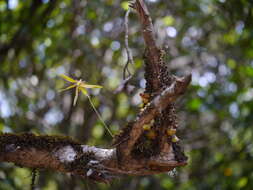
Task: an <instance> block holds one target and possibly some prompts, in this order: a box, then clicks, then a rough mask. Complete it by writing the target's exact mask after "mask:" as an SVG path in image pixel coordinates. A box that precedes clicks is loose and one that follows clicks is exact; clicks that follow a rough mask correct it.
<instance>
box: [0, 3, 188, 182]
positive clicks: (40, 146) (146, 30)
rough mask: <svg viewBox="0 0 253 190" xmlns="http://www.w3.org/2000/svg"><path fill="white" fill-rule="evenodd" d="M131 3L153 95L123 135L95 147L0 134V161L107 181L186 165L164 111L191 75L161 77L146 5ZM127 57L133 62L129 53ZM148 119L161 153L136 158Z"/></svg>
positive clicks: (61, 139)
mask: <svg viewBox="0 0 253 190" xmlns="http://www.w3.org/2000/svg"><path fill="white" fill-rule="evenodd" d="M131 7H132V8H134V9H136V11H137V13H138V16H139V19H140V22H141V24H142V33H143V37H144V40H145V43H146V46H147V47H146V53H145V55H146V59H147V61H146V62H145V65H146V70H145V72H147V71H148V72H149V73H148V74H147V75H149V74H150V75H151V78H150V80H147V78H146V80H147V83H148V85H149V86H151V87H152V88H150V89H147V88H146V91H147V92H150V93H151V94H150V95H151V98H150V101H149V103H147V104H146V105H145V107H144V108H143V110H141V111H140V113H139V114H138V115H137V117H136V119H135V120H134V121H133V122H132V123H131V124H129V125H128V127H127V126H126V127H125V128H124V129H123V134H122V135H123V136H118V137H119V139H120V140H118V141H116V147H113V148H110V149H102V148H96V147H91V146H87V145H82V144H81V143H78V142H75V141H73V140H71V139H68V138H66V137H59V136H43V135H40V136H35V135H33V134H21V135H17V134H0V162H13V163H15V164H17V165H19V166H23V167H29V168H36V169H50V170H54V171H58V172H62V173H70V174H71V175H77V176H81V177H84V178H89V179H93V180H95V181H101V182H105V183H107V182H109V181H110V180H112V179H113V178H115V176H119V175H121V174H127V175H151V174H158V173H162V172H168V171H171V170H173V169H174V168H175V167H177V166H182V165H185V164H186V163H187V162H186V159H185V158H184V157H183V156H181V157H183V158H182V159H180V158H179V156H180V154H177V151H178V150H179V145H178V144H177V143H173V142H171V139H170V140H168V136H166V135H165V134H166V133H165V130H166V129H170V128H171V127H175V126H174V123H173V120H174V117H169V118H168V117H167V116H168V114H167V113H171V114H172V115H173V113H174V112H173V104H174V103H175V101H176V99H177V98H178V97H179V96H180V95H182V94H183V93H185V91H186V89H187V86H188V85H189V84H190V81H191V76H190V75H189V76H186V77H182V78H177V77H170V78H169V79H168V80H167V79H166V80H165V79H164V78H165V77H166V73H165V72H164V70H166V67H165V64H164V62H162V61H161V60H162V55H161V50H160V49H159V48H158V47H157V46H156V43H155V38H154V29H153V25H152V21H151V18H150V16H149V12H148V10H147V7H146V5H145V3H144V1H143V0H136V2H134V3H132V4H131ZM128 14H129V13H127V14H126V17H128ZM126 23H127V22H126ZM127 33H128V32H126V34H127ZM125 40H126V41H127V40H128V37H125ZM126 47H128V43H126ZM128 56H129V57H128V58H129V61H130V62H131V54H128ZM162 72H163V73H162ZM161 73H162V74H161ZM164 81H165V82H164ZM149 83H150V84H149ZM168 111H169V112H168ZM171 118H172V121H171ZM152 120H155V124H156V125H155V126H154V128H155V129H156V130H157V131H158V132H159V134H158V136H157V142H159V143H160V142H161V143H160V144H158V147H159V149H160V152H158V154H153V155H151V156H148V157H147V156H146V157H143V158H142V159H136V158H135V157H133V154H132V153H133V150H134V149H135V148H136V147H137V148H138V145H139V144H138V142H139V140H140V139H141V137H142V136H143V134H144V128H143V126H144V125H145V124H146V123H150V122H151V121H152ZM157 123H158V124H157ZM159 123H161V124H159ZM168 123H169V124H168ZM161 147H162V148H161ZM179 152H180V151H179Z"/></svg>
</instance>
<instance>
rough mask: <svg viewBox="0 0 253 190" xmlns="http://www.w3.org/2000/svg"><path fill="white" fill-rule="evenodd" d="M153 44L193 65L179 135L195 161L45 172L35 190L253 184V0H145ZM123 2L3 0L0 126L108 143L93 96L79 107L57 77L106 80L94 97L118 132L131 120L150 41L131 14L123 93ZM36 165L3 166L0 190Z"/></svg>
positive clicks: (174, 62)
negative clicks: (120, 170)
mask: <svg viewBox="0 0 253 190" xmlns="http://www.w3.org/2000/svg"><path fill="white" fill-rule="evenodd" d="M146 2H147V5H148V7H149V10H150V12H151V15H152V18H153V22H154V26H155V30H156V34H157V40H158V43H159V45H160V46H161V47H164V49H165V51H166V62H167V64H168V66H169V68H170V71H171V73H172V74H175V75H178V76H182V75H184V74H186V73H190V72H191V73H192V76H193V80H192V83H191V86H190V88H189V90H188V92H187V93H186V94H185V95H184V96H183V97H181V98H180V99H179V101H178V103H177V107H178V116H179V123H180V128H179V132H178V136H179V138H180V139H181V142H182V144H183V146H184V150H185V152H186V155H187V156H188V157H189V164H188V165H187V166H185V167H181V168H177V169H176V170H174V171H173V172H170V173H165V174H160V175H154V176H144V177H124V178H119V179H116V180H114V181H113V182H112V183H111V184H108V185H105V184H99V183H93V182H90V181H86V180H84V179H80V178H78V177H71V176H67V175H64V174H60V173H55V172H52V171H41V172H40V175H39V178H38V180H37V189H41V190H57V189H61V190H62V189H73V190H81V189H98V190H109V189H111V190H113V189H115V190H116V189H117V190H118V189H121V190H129V189H131V190H132V189H133V190H135V189H136V190H143V189H147V190H148V189H150V190H151V189H152V190H153V189H154V190H161V189H167V190H172V189H180V190H184V189H185V190H191V189H217V190H223V189H252V188H253V172H252V171H253V144H252V142H253V116H252V111H253V86H252V85H253V2H252V1H250V0H147V1H146ZM127 7H128V2H127V1H120V0H90V1H88V0H1V1H0V131H3V132H13V133H20V132H33V133H36V134H49V135H55V134H61V135H68V136H71V137H73V138H75V139H78V140H79V141H81V142H82V143H84V144H89V145H95V146H99V147H110V143H111V137H110V135H109V134H108V133H107V132H106V131H105V129H104V128H103V126H102V124H101V122H100V121H99V120H98V118H97V116H96V115H95V113H94V111H93V110H92V108H91V106H90V105H89V102H88V100H87V99H86V98H85V97H84V96H81V97H80V98H79V100H78V104H77V106H75V107H73V106H72V101H73V98H74V92H73V91H68V92H65V93H59V92H58V90H59V89H61V88H63V87H65V86H66V85H67V84H66V82H65V81H63V80H62V79H61V78H59V77H58V75H59V74H66V75H69V76H71V77H73V78H83V79H85V80H86V81H88V82H89V83H92V84H99V85H103V86H104V88H103V89H102V90H100V91H99V90H92V91H90V94H91V95H92V100H93V102H94V104H95V105H96V107H97V109H98V110H99V112H100V113H101V114H102V117H103V119H104V120H105V121H106V123H107V124H108V125H109V126H110V129H111V130H112V131H113V133H114V134H115V133H116V132H117V131H119V130H120V129H121V128H122V127H123V126H124V125H125V124H126V123H127V121H131V120H132V119H133V118H134V117H135V114H136V113H137V111H138V110H139V106H140V102H141V100H140V97H139V93H140V92H142V91H143V90H144V87H145V80H144V79H143V78H144V77H143V74H144V70H143V62H142V54H143V52H144V42H143V39H142V35H141V33H140V24H139V22H138V18H137V16H136V14H135V13H133V12H131V13H130V17H129V46H130V48H131V50H132V52H133V56H134V61H135V65H130V66H129V69H130V70H131V72H132V73H133V74H134V75H133V79H132V80H131V81H130V84H131V85H132V87H134V88H133V90H132V91H128V92H126V91H123V92H121V93H118V94H115V93H114V91H115V89H116V88H117V87H118V85H119V84H120V82H121V81H122V73H123V67H124V65H125V63H126V60H127V58H126V50H125V48H124V15H125V12H126V10H127ZM30 183H31V171H30V170H29V169H26V168H20V167H18V166H15V165H13V164H7V163H0V189H1V190H12V189H15V190H24V189H29V184H30Z"/></svg>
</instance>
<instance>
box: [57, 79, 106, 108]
mask: <svg viewBox="0 0 253 190" xmlns="http://www.w3.org/2000/svg"><path fill="white" fill-rule="evenodd" d="M60 77H62V78H63V79H65V80H66V81H68V82H70V83H74V84H73V85H70V86H68V87H67V88H64V89H61V90H60V92H63V91H65V90H69V89H72V88H76V91H75V98H74V102H73V105H74V106H75V105H76V102H77V99H78V94H79V92H80V91H81V92H82V93H83V94H84V95H85V96H89V95H88V92H87V90H86V88H103V87H102V86H100V85H92V84H87V83H86V82H85V81H83V80H82V79H80V80H75V79H73V78H71V77H68V76H66V75H64V74H61V75H60Z"/></svg>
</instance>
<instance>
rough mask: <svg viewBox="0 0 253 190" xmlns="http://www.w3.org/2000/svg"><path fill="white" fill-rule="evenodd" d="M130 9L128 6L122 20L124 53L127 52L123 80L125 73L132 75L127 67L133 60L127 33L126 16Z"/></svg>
mask: <svg viewBox="0 0 253 190" xmlns="http://www.w3.org/2000/svg"><path fill="white" fill-rule="evenodd" d="M130 12H131V10H130V8H129V9H128V10H127V12H126V14H125V21H124V26H125V48H126V53H127V62H126V64H125V66H124V69H123V79H124V80H125V79H126V78H127V76H126V75H127V74H128V77H129V76H132V74H131V72H130V71H129V69H128V66H129V63H131V64H132V65H133V64H134V60H133V55H132V51H131V50H130V48H129V44H128V35H129V30H128V17H129V14H130Z"/></svg>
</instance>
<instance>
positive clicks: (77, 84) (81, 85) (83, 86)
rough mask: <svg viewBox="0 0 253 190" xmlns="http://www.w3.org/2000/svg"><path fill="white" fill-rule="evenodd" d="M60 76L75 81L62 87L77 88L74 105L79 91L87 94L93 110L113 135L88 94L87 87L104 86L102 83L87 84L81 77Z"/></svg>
mask: <svg viewBox="0 0 253 190" xmlns="http://www.w3.org/2000/svg"><path fill="white" fill-rule="evenodd" d="M60 77H62V78H63V79H65V80H66V81H68V82H70V83H73V84H72V85H70V86H68V87H67V88H64V89H61V90H60V92H63V91H65V90H69V89H72V88H76V89H75V98H74V101H73V105H74V106H75V105H76V102H77V99H78V96H79V92H82V93H83V94H84V95H85V96H87V98H88V100H89V102H90V104H91V106H92V108H93V110H94V111H95V113H96V114H97V116H98V118H99V120H100V121H101V122H102V123H103V125H104V127H105V128H106V130H107V131H108V132H109V134H110V135H111V136H113V135H112V132H111V131H110V130H109V128H108V126H107V125H106V124H105V122H104V120H103V119H102V117H101V115H100V114H99V112H98V111H97V109H96V108H95V106H94V104H93V103H92V101H91V98H90V96H89V94H88V91H87V88H103V87H102V86H100V85H92V84H87V83H86V82H85V81H84V80H82V79H79V80H75V79H73V78H71V77H69V76H66V75H64V74H61V75H60Z"/></svg>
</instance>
